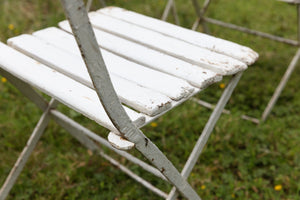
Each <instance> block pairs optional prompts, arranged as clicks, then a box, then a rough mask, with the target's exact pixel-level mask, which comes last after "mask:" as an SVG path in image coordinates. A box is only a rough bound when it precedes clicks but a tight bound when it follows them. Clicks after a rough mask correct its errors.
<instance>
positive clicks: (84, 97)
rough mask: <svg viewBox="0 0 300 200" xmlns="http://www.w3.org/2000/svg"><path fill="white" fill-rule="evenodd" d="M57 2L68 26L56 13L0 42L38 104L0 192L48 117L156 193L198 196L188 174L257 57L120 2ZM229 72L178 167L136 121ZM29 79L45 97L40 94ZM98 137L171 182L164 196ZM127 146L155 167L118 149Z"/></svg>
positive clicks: (10, 68) (0, 194)
mask: <svg viewBox="0 0 300 200" xmlns="http://www.w3.org/2000/svg"><path fill="white" fill-rule="evenodd" d="M61 2H62V4H63V7H64V9H65V13H66V16H67V18H68V19H69V23H70V25H71V26H69V23H68V21H63V22H61V23H59V26H60V29H59V28H55V27H50V28H46V29H43V30H40V31H36V32H34V33H33V34H32V35H28V34H23V35H20V36H17V37H14V38H11V39H9V40H8V45H9V46H10V47H9V46H7V45H5V44H3V43H0V55H1V57H0V74H1V75H3V76H5V77H6V78H7V79H8V80H9V81H11V83H13V84H14V85H15V86H16V87H17V88H18V89H19V90H20V91H21V92H22V93H23V94H24V95H25V96H26V97H28V98H29V99H30V100H32V101H33V102H34V103H35V104H36V105H37V106H38V107H39V108H40V109H42V110H43V115H42V116H41V118H40V120H39V122H38V124H37V125H36V127H35V129H34V131H33V133H32V135H31V137H30V138H29V140H28V142H27V145H26V146H25V148H24V149H23V151H22V153H21V155H20V157H19V158H18V160H17V162H16V163H15V165H14V167H13V168H12V170H11V172H10V174H9V175H8V177H7V179H6V181H5V183H4V184H3V186H2V188H1V190H0V200H3V199H5V198H6V196H7V195H8V193H9V191H10V189H11V188H12V186H13V185H14V183H15V181H16V179H17V177H18V176H19V174H20V172H21V170H22V169H23V167H24V165H25V163H26V161H27V160H28V157H29V155H30V154H31V153H32V151H33V149H34V147H35V146H36V144H37V141H38V140H39V138H40V137H41V135H42V133H43V132H44V130H45V128H46V126H47V124H48V122H49V120H50V119H51V118H52V119H53V120H54V121H56V122H57V123H58V124H59V125H61V126H62V127H63V128H65V129H66V130H68V131H69V132H70V134H71V135H72V136H74V137H75V138H76V139H77V140H79V141H80V142H81V143H82V144H83V145H84V146H86V147H87V148H89V149H90V150H92V151H95V152H97V153H98V154H99V155H101V156H103V157H104V158H106V159H108V160H109V161H110V162H111V163H112V164H114V165H117V166H118V167H119V168H120V169H121V170H122V171H124V172H125V173H127V174H128V175H129V176H130V177H132V178H134V179H135V180H137V181H138V182H139V183H141V184H142V185H144V186H145V187H147V188H149V189H151V190H152V191H153V192H155V193H156V194H158V195H159V196H161V197H163V198H167V199H174V198H176V195H177V192H176V191H179V192H180V193H181V194H182V195H183V196H184V197H186V198H187V199H200V197H199V196H198V194H197V193H196V192H195V190H194V189H193V188H192V187H191V186H190V184H189V183H188V182H187V181H186V179H187V177H188V176H189V174H190V173H191V171H192V169H193V167H194V165H195V163H196V161H197V159H198V157H199V155H200V154H201V151H202V149H203V147H204V145H205V144H206V142H207V140H208V137H209V136H210V134H211V132H212V130H213V128H214V126H215V124H216V122H217V120H218V119H219V117H220V114H221V112H222V110H223V108H224V106H225V105H226V103H227V102H228V100H229V98H230V96H231V94H232V92H233V90H234V88H235V87H236V85H237V83H238V81H239V79H240V77H241V75H242V72H243V71H244V70H245V69H246V68H247V65H248V64H252V63H253V62H254V61H255V60H256V59H257V57H258V55H257V53H255V52H254V51H252V50H251V49H249V48H247V47H243V46H240V45H237V44H235V43H232V42H229V41H225V40H221V39H218V38H215V37H212V36H208V35H205V34H201V33H197V32H194V31H191V30H188V29H184V28H181V27H177V26H175V25H172V24H169V23H166V22H163V21H160V20H157V19H153V18H150V17H146V16H143V15H140V14H137V13H134V12H131V11H127V10H124V9H121V8H117V7H107V8H104V9H100V10H98V11H97V12H91V13H89V15H88V14H87V12H86V8H85V6H84V3H83V1H82V0H61ZM72 33H73V34H74V36H75V39H76V41H75V39H74V36H73V35H72ZM76 42H77V44H76ZM78 47H79V48H78ZM99 47H100V48H101V53H100V48H99ZM80 52H81V55H82V58H83V60H82V58H81V56H80ZM85 66H86V67H85ZM226 75H230V76H232V80H231V81H230V83H229V84H228V86H227V88H226V89H225V90H224V93H223V94H222V96H221V98H220V100H219V102H218V104H217V106H216V108H215V109H214V111H213V113H212V115H211V116H210V118H209V120H208V122H207V123H206V125H205V128H204V130H203V132H202V134H201V135H200V136H199V139H198V141H197V143H196V145H195V147H194V149H193V151H192V153H191V154H190V157H189V158H188V160H187V162H186V165H185V167H184V168H183V170H182V173H181V174H180V173H179V172H178V170H177V169H176V168H175V167H174V166H173V164H172V163H171V162H170V161H169V160H168V159H167V157H166V156H165V155H164V154H163V153H162V152H161V151H160V150H159V149H158V148H157V146H156V145H155V144H154V143H152V141H151V140H150V139H149V138H148V137H147V136H146V135H144V134H143V133H142V132H141V130H140V129H139V128H141V127H143V126H145V125H146V124H148V123H149V122H151V121H153V120H154V119H156V118H158V117H159V116H161V115H163V114H164V113H166V112H167V111H169V110H171V109H172V108H173V107H175V106H177V105H179V104H181V103H182V102H184V101H185V100H187V99H189V98H190V97H192V96H193V95H195V94H197V93H199V92H200V91H201V90H203V89H204V88H206V87H208V86H209V85H210V84H212V83H215V82H217V81H220V80H221V78H222V76H226ZM32 87H34V88H36V89H38V90H40V91H41V92H43V93H45V94H47V95H49V96H51V97H52V100H51V101H50V102H49V103H48V102H46V101H45V100H44V99H43V98H42V97H41V96H40V95H39V94H38V93H37V92H36V91H35V90H34V89H33V88H32ZM99 100H100V101H99ZM100 102H101V103H100ZM120 102H122V104H123V105H122V104H121V103H120ZM58 103H62V104H65V105H67V106H68V107H70V108H71V109H74V110H76V111H78V112H79V113H81V114H83V115H85V116H86V117H88V118H90V119H92V120H94V121H96V122H97V123H98V124H99V125H101V126H103V127H105V128H107V129H108V130H109V131H110V133H109V134H108V141H109V142H108V141H107V140H106V139H104V138H102V137H100V136H98V135H97V134H95V133H93V132H91V131H90V130H88V129H86V128H85V127H83V126H81V125H80V124H78V123H76V122H75V121H73V120H72V119H70V118H68V117H67V116H65V115H64V114H62V113H60V112H59V111H57V110H56V109H55V108H56V106H57V104H58ZM127 106H130V107H131V108H128V107H127ZM95 141H96V142H99V143H100V144H102V145H104V146H106V147H108V148H110V149H111V150H113V151H115V152H116V153H118V154H120V155H121V156H123V157H125V158H127V159H128V160H130V161H131V162H133V163H135V164H137V165H139V166H140V167H142V168H143V169H145V170H146V171H148V172H150V173H152V174H154V175H156V176H157V177H159V178H162V179H163V180H166V182H169V183H171V184H172V185H174V189H173V190H172V192H171V193H170V194H167V193H165V192H163V191H161V190H160V189H158V188H156V187H155V186H153V185H152V184H151V183H149V182H147V181H146V180H144V179H142V178H141V177H139V176H138V175H136V174H134V173H133V172H132V171H130V170H129V169H128V168H126V167H125V166H123V165H122V164H120V163H118V162H117V161H116V160H114V159H113V158H111V157H110V156H108V155H107V154H105V153H104V152H103V151H102V150H101V149H100V148H99V147H98V146H97V145H96V144H95V143H94V142H95ZM112 146H113V147H112ZM133 147H135V148H136V149H137V150H138V151H139V152H141V153H142V155H144V156H145V157H146V158H147V159H148V160H149V162H150V163H152V165H153V166H154V167H153V166H150V165H149V164H147V163H145V162H144V161H142V160H139V159H137V158H136V157H133V156H132V155H131V154H129V153H127V152H125V151H124V150H127V149H130V148H133Z"/></svg>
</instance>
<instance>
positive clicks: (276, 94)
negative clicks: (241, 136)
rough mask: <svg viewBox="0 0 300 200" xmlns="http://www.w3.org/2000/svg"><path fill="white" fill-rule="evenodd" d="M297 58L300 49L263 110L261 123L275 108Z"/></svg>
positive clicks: (299, 55) (299, 56) (299, 54)
mask: <svg viewBox="0 0 300 200" xmlns="http://www.w3.org/2000/svg"><path fill="white" fill-rule="evenodd" d="M299 58H300V49H298V51H297V53H296V54H295V56H294V58H293V60H292V61H291V63H290V64H289V66H288V68H287V70H286V71H285V74H284V75H283V77H282V79H281V81H280V83H279V85H278V86H277V88H276V90H275V92H274V94H273V96H272V98H271V99H270V101H269V103H268V105H267V107H266V109H265V110H264V113H263V115H262V121H265V120H266V119H267V117H268V116H269V114H270V112H271V110H272V109H273V107H274V106H275V103H276V101H277V100H278V98H279V96H280V94H281V92H282V90H283V88H284V87H285V85H286V83H287V81H288V80H289V78H290V76H291V75H292V72H293V71H294V69H295V67H296V65H297V63H298V60H299Z"/></svg>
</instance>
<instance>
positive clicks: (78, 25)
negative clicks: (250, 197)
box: [61, 0, 200, 200]
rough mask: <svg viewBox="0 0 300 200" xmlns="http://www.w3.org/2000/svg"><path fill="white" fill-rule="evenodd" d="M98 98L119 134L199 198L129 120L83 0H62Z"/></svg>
mask: <svg viewBox="0 0 300 200" xmlns="http://www.w3.org/2000/svg"><path fill="white" fill-rule="evenodd" d="M61 2H62V5H63V7H64V10H65V14H66V16H67V18H68V19H69V22H70V25H71V27H72V31H73V33H74V35H75V38H76V41H77V44H78V46H79V48H80V51H81V54H82V57H83V59H84V61H85V64H86V66H87V69H88V72H89V74H90V77H91V79H92V82H93V85H94V87H95V90H96V92H97V95H98V96H99V99H100V101H101V103H102V105H103V107H104V109H105V111H106V113H107V115H108V117H109V118H110V120H111V121H112V123H113V124H114V126H115V127H116V128H117V129H118V130H119V132H120V134H121V135H122V136H124V137H125V138H126V139H128V140H129V141H131V142H134V143H135V144H136V148H137V150H139V151H140V152H141V153H142V154H143V155H144V156H145V157H146V158H147V159H148V160H149V161H150V162H151V163H152V164H153V165H154V166H155V167H156V168H157V169H159V170H160V171H161V173H162V174H163V175H164V176H165V177H166V178H167V179H168V180H169V181H170V182H171V183H172V184H173V185H174V186H175V187H176V188H177V189H178V190H179V191H180V192H181V193H182V194H183V195H184V196H185V197H186V198H188V199H195V200H197V199H200V197H199V196H198V194H197V193H196V192H195V191H194V190H193V188H192V187H191V186H190V185H189V184H188V183H187V181H186V180H185V179H184V178H183V177H182V176H181V175H180V173H179V172H178V170H177V169H176V168H175V167H174V165H173V164H172V163H171V162H170V161H169V160H168V159H167V157H166V156H165V155H164V154H163V153H162V152H161V151H160V150H159V149H158V148H157V146H156V145H155V144H153V143H152V142H151V141H150V140H149V139H148V138H147V137H146V136H145V135H144V134H143V133H142V132H141V131H140V130H139V129H138V128H137V127H136V126H135V125H134V124H133V123H132V121H131V120H130V119H129V117H128V115H127V114H126V112H125V110H124V108H123V107H122V105H121V103H120V101H119V99H118V97H117V95H116V92H115V90H114V88H113V85H112V83H111V80H110V78H109V74H108V71H107V68H106V66H105V63H104V60H103V57H102V55H101V52H100V49H99V47H98V44H97V41H96V38H95V35H94V32H93V29H92V26H91V24H90V22H89V18H88V15H87V12H86V9H85V6H84V3H83V1H82V0H61Z"/></svg>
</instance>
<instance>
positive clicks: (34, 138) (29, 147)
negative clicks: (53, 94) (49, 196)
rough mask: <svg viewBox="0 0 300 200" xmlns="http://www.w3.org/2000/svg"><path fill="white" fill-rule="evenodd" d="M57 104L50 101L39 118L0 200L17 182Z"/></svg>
mask: <svg viewBox="0 0 300 200" xmlns="http://www.w3.org/2000/svg"><path fill="white" fill-rule="evenodd" d="M56 104H57V101H56V100H54V99H52V100H51V102H50V104H49V106H48V108H47V109H46V111H45V112H44V113H43V115H42V117H41V118H40V120H39V122H38V124H37V125H36V127H35V129H34V131H33V133H32V134H31V136H30V138H29V140H28V142H27V144H26V146H25V148H24V149H23V151H22V153H21V155H20V156H19V158H18V160H17V162H16V163H15V165H14V167H13V168H12V170H11V171H10V173H9V175H8V177H7V178H6V180H5V182H4V184H3V186H2V188H1V190H0V200H4V199H5V198H6V197H7V195H8V193H9V191H10V190H11V188H12V186H13V185H14V183H15V181H16V180H17V178H18V176H19V175H20V173H21V171H22V169H23V168H24V166H25V164H26V162H27V160H28V158H29V156H30V155H31V153H32V151H33V149H34V148H35V146H36V144H37V142H38V140H39V139H40V137H41V136H42V134H43V132H44V130H45V128H46V126H47V125H48V123H49V121H50V115H49V112H50V109H52V108H54V107H55V106H56Z"/></svg>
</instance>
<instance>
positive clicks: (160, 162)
mask: <svg viewBox="0 0 300 200" xmlns="http://www.w3.org/2000/svg"><path fill="white" fill-rule="evenodd" d="M61 2H62V5H63V7H64V10H65V13H66V16H67V18H68V19H69V22H70V24H71V27H72V30H73V33H74V35H75V37H76V40H77V44H78V46H79V47H80V50H81V53H82V57H83V59H84V61H85V63H86V67H87V69H88V72H89V74H90V77H91V79H92V81H93V85H94V87H95V90H96V92H97V94H98V97H99V100H100V101H101V103H102V105H103V107H104V109H105V111H106V113H107V115H108V116H109V118H110V119H111V121H112V123H113V124H114V126H115V127H116V128H117V130H118V131H119V132H120V134H121V135H122V137H123V138H125V139H127V140H128V141H130V142H133V143H134V144H135V147H136V149H137V150H138V151H139V152H140V153H141V154H142V155H144V156H145V157H146V158H147V159H148V160H149V162H150V163H151V164H152V165H153V166H154V167H153V166H151V165H149V164H147V163H145V162H144V161H141V160H139V159H138V158H136V157H134V156H132V155H131V154H129V153H127V152H125V151H121V150H118V149H115V148H113V147H112V146H111V145H110V144H109V142H108V141H107V140H106V139H104V138H102V137H100V136H98V135H97V134H95V133H93V132H91V131H90V130H88V129H86V128H85V127H83V126H82V125H80V124H78V123H76V122H75V121H73V120H72V119H70V118H68V117H67V116H65V115H64V114H62V113H60V112H59V111H57V110H56V109H55V108H56V106H57V104H58V103H59V102H58V101H57V100H55V99H52V100H51V101H50V102H49V103H48V102H47V101H46V100H45V99H44V98H43V97H41V95H39V94H38V93H37V92H36V91H35V90H34V89H33V88H32V87H31V86H30V85H29V84H27V83H25V82H24V81H22V80H20V79H18V78H17V77H15V76H14V75H12V74H10V73H9V72H7V71H5V70H3V69H1V68H0V74H1V75H3V76H5V77H6V78H7V79H8V80H9V81H10V82H11V83H12V84H13V85H14V86H15V87H16V88H17V89H19V90H20V91H21V92H22V93H23V95H24V96H26V97H27V98H29V99H30V100H31V101H32V102H33V103H34V104H36V105H37V107H38V108H40V109H41V110H42V111H43V114H42V116H41V118H40V120H39V122H38V123H37V125H36V127H35V129H34V131H33V133H32V135H31V136H30V138H29V140H28V142H27V145H26V146H25V147H24V149H23V151H22V153H21V155H20V156H19V158H18V160H17V161H16V163H15V165H14V167H13V168H12V170H11V172H10V173H9V175H8V177H7V179H6V181H5V183H4V184H3V186H2V187H1V189H0V200H4V199H5V198H6V197H7V195H8V194H9V191H10V190H11V188H12V187H13V185H14V183H15V181H16V179H17V177H18V176H19V174H20V173H21V171H22V169H23V168H24V166H25V164H26V162H27V160H28V158H29V156H30V154H31V153H32V152H33V150H34V148H35V146H36V144H37V142H38V140H39V138H40V137H41V136H42V134H43V132H44V130H45V128H46V126H47V124H48V123H49V121H50V119H53V120H54V121H55V122H56V123H57V124H59V125H60V126H62V127H63V128H65V129H66V130H67V131H68V132H69V133H70V134H71V135H72V136H73V137H75V138H76V139H77V140H78V141H79V142H80V143H82V144H83V145H84V146H85V147H87V148H88V149H90V150H92V151H94V152H96V153H97V154H99V155H101V156H102V157H104V158H106V159H107V160H108V161H109V162H111V163H112V164H113V165H115V166H117V167H118V168H120V169H121V170H122V171H123V172H125V173H126V174H128V175H129V176H130V177H132V178H133V179H135V180H136V181H138V182H139V183H141V184H142V185H143V186H145V187H146V188H148V189H150V190H152V191H153V192H154V193H156V194H157V195H159V196H161V197H163V198H166V199H175V198H176V197H177V195H178V192H180V193H181V194H182V195H183V196H184V197H186V198H187V199H193V200H194V199H200V197H199V196H198V194H197V193H196V192H195V190H194V189H193V188H192V187H191V186H190V184H189V183H188V182H187V181H186V179H187V178H188V176H189V174H190V173H191V171H192V169H193V167H194V166H195V164H196V162H197V160H198V158H199V156H200V154H201V152H202V150H203V148H204V146H205V144H206V142H207V140H208V138H209V136H210V134H211V133H212V130H213V128H214V126H215V124H216V122H217V121H218V119H219V117H220V115H221V113H222V111H223V109H224V107H225V105H226V104H227V102H228V100H229V98H230V96H231V94H232V92H233V90H234V88H235V87H236V85H237V83H238V81H239V80H240V78H241V76H242V72H239V73H237V74H235V75H233V76H232V79H231V81H230V83H229V84H228V85H227V87H226V88H225V90H224V92H223V94H222V96H221V97H220V99H219V101H218V103H217V105H216V106H215V108H214V110H213V112H212V114H211V116H210V118H209V120H208V122H207V123H206V125H205V127H204V130H203V131H202V133H201V135H200V136H199V139H198V141H197V142H196V144H195V146H194V148H193V150H192V152H191V154H190V156H189V158H188V160H187V162H186V164H185V166H184V168H183V170H182V172H181V174H180V173H179V171H178V170H177V169H176V168H175V167H174V166H173V164H172V163H171V162H170V161H169V160H168V159H167V157H166V156H165V155H164V154H163V153H162V152H161V151H160V150H159V149H158V147H157V146H156V145H155V144H154V143H152V141H151V140H150V139H149V138H147V137H146V136H145V135H144V134H143V132H142V131H141V130H140V129H139V128H138V127H136V125H135V124H134V123H133V122H132V121H131V120H130V119H129V117H128V115H127V114H126V112H125V111H124V108H123V107H122V106H121V103H120V101H119V98H118V97H117V95H116V93H115V90H114V88H113V86H112V83H111V81H110V77H109V74H108V71H107V68H106V66H105V63H104V61H103V58H102V55H101V52H100V50H99V48H98V46H95V45H97V42H96V39H95V36H94V33H93V30H92V27H91V25H90V23H89V19H88V15H87V11H86V8H85V6H84V3H83V1H82V0H61ZM89 5H90V2H89V3H88V6H89ZM180 103H181V102H179V104H180ZM94 141H96V142H99V143H100V144H102V145H104V146H106V147H107V148H109V149H111V150H112V151H114V152H116V153H117V154H119V155H121V156H123V157H125V158H126V159H128V160H129V161H131V162H133V163H135V164H137V165H139V166H140V167H142V168H143V169H145V170H146V171H148V172H150V173H152V174H154V175H155V176H157V177H159V178H161V179H163V180H165V181H166V182H169V183H171V184H172V185H174V188H173V189H172V191H171V192H170V193H169V194H167V193H165V192H163V191H161V190H160V189H158V188H156V187H155V186H153V185H152V184H151V183H149V182H148V181H146V180H144V179H143V178H141V177H139V176H138V175H136V174H134V173H133V172H132V171H130V170H129V169H128V168H126V167H125V166H123V165H122V164H120V163H119V162H117V161H116V160H114V159H113V158H111V157H110V156H109V155H107V154H105V153H104V152H103V151H102V150H101V149H100V148H99V147H98V146H97V145H96V144H95V143H94ZM177 191H178V192H177Z"/></svg>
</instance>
